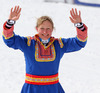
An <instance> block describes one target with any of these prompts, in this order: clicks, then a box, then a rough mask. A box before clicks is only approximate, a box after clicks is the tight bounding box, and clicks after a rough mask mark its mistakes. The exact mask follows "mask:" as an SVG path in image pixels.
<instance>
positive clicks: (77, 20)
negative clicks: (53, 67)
mask: <svg viewBox="0 0 100 93" xmlns="http://www.w3.org/2000/svg"><path fill="white" fill-rule="evenodd" d="M70 15H71V17H69V18H70V20H71V22H72V23H74V25H75V26H76V30H77V36H76V37H75V38H69V39H62V42H63V45H64V47H63V52H64V53H66V52H73V51H78V50H80V49H81V48H83V47H84V46H85V45H86V42H87V26H86V25H85V24H83V23H82V19H81V12H80V11H79V15H78V13H77V9H75V11H74V9H73V8H72V10H71V11H70Z"/></svg>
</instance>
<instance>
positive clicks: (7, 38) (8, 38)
mask: <svg viewBox="0 0 100 93" xmlns="http://www.w3.org/2000/svg"><path fill="white" fill-rule="evenodd" d="M2 35H3V36H4V38H5V39H10V38H11V37H13V36H14V34H13V35H12V36H10V37H6V36H5V35H4V34H3V33H2Z"/></svg>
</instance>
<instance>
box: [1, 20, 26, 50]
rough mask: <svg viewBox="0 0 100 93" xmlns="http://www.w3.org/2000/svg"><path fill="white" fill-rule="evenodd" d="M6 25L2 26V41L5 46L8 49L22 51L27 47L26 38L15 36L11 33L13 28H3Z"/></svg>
mask: <svg viewBox="0 0 100 93" xmlns="http://www.w3.org/2000/svg"><path fill="white" fill-rule="evenodd" d="M6 23H7V22H5V23H4V25H3V40H4V42H5V44H6V45H7V46H8V47H10V48H13V49H20V50H21V51H24V49H25V48H26V46H27V38H26V37H21V36H19V35H15V33H14V32H13V30H14V26H12V27H11V28H10V29H8V28H6V27H5V25H6Z"/></svg>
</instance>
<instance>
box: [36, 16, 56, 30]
mask: <svg viewBox="0 0 100 93" xmlns="http://www.w3.org/2000/svg"><path fill="white" fill-rule="evenodd" d="M47 20H48V21H49V22H50V23H51V24H52V28H53V29H54V23H53V21H52V19H51V18H50V17H49V16H41V17H40V18H38V19H37V23H36V27H37V28H38V27H39V26H40V25H41V24H42V23H43V22H44V21H47Z"/></svg>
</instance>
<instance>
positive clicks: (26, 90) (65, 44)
mask: <svg viewBox="0 0 100 93" xmlns="http://www.w3.org/2000/svg"><path fill="white" fill-rule="evenodd" d="M5 24H6V23H5ZM5 24H4V26H3V28H4V29H3V40H4V42H5V44H6V45H7V46H8V47H11V48H13V49H20V50H21V51H22V52H23V53H24V56H25V62H26V78H25V84H24V85H23V88H22V91H21V93H65V92H64V90H63V88H62V87H61V85H60V83H59V77H58V69H59V63H60V60H61V58H62V56H63V55H64V53H68V52H73V51H78V50H80V49H81V48H83V47H84V46H85V45H86V41H87V27H86V26H85V25H84V26H85V31H81V30H80V29H78V28H77V36H76V37H74V38H68V39H65V38H59V39H58V38H54V37H50V42H49V44H48V46H46V47H45V46H44V45H43V43H42V42H41V41H40V39H39V36H38V34H36V35H35V36H33V37H21V36H19V35H16V34H15V33H14V32H13V29H14V26H12V27H11V28H10V29H7V28H6V27H5Z"/></svg>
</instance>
